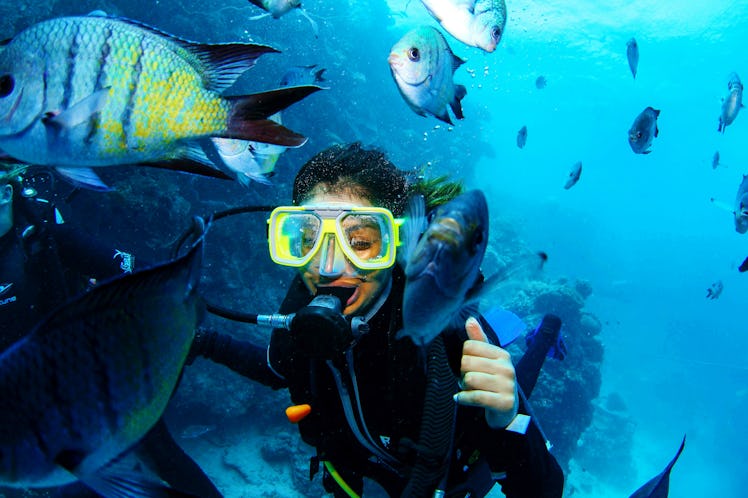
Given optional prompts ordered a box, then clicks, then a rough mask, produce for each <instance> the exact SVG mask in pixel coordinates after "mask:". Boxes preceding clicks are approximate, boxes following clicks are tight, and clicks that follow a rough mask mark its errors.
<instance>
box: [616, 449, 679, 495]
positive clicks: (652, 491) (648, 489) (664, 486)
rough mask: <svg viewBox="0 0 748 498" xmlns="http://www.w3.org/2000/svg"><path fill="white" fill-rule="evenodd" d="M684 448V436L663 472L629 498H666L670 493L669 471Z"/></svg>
mask: <svg viewBox="0 0 748 498" xmlns="http://www.w3.org/2000/svg"><path fill="white" fill-rule="evenodd" d="M685 446H686V436H683V442H682V443H681V444H680V448H679V449H678V452H677V453H676V454H675V456H674V457H673V459H672V460H670V463H668V464H667V466H666V467H665V470H663V471H662V472H660V473H659V474H657V475H656V476H654V477H653V478H652V479H650V480H649V481H647V483H646V484H645V485H644V486H642V487H641V488H639V489H637V490H636V491H635V492H634V494H632V495H631V496H630V497H629V498H667V496H668V494H669V493H670V471H671V470H673V465H675V462H677V461H678V457H680V454H681V453H682V452H683V448H684V447H685Z"/></svg>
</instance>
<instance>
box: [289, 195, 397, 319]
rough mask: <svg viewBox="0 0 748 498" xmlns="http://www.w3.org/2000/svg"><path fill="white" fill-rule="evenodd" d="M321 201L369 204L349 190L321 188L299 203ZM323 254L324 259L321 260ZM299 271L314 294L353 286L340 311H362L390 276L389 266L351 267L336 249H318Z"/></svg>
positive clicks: (313, 203)
mask: <svg viewBox="0 0 748 498" xmlns="http://www.w3.org/2000/svg"><path fill="white" fill-rule="evenodd" d="M325 204H326V205H330V204H344V205H348V206H359V207H372V204H371V202H370V201H369V200H368V199H366V198H363V197H360V196H357V195H355V194H352V193H349V192H326V191H324V190H323V189H321V188H317V189H314V190H313V191H312V196H311V197H309V198H308V199H307V200H306V201H305V202H304V203H303V205H304V206H313V205H325ZM336 243H337V241H336ZM323 257H324V258H325V259H326V261H322V258H323ZM335 258H342V259H343V262H344V264H340V263H341V261H333V260H334V259H335ZM335 263H337V264H335ZM331 268H335V270H333V271H329V269H331ZM326 269H327V270H328V271H326ZM300 271H301V278H302V279H303V280H304V283H305V284H306V286H307V288H308V289H309V291H310V292H311V293H312V294H315V295H316V294H317V289H318V288H319V287H348V288H351V289H353V295H351V297H350V298H349V299H348V301H347V302H346V303H343V305H344V307H343V314H344V315H360V314H363V313H366V311H367V310H368V309H369V307H371V305H372V304H373V303H374V302H375V301H376V300H377V298H379V296H380V295H381V294H382V292H383V291H384V289H385V287H386V285H387V282H388V280H389V279H390V278H391V277H392V268H387V269H383V270H361V269H359V268H357V267H355V266H354V265H353V264H352V263H351V262H350V261H349V260H348V258H346V257H345V255H344V254H343V253H342V251H340V250H333V251H324V252H323V251H320V252H319V253H318V254H317V255H316V256H315V257H314V258H312V260H311V261H310V262H309V263H308V264H307V265H306V266H303V267H302V268H301V269H300Z"/></svg>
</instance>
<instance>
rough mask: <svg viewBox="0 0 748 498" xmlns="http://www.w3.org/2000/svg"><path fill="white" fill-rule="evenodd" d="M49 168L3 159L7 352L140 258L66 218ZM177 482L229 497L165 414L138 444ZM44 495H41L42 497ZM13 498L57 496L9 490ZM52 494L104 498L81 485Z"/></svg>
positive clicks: (2, 320) (1, 250) (2, 291)
mask: <svg viewBox="0 0 748 498" xmlns="http://www.w3.org/2000/svg"><path fill="white" fill-rule="evenodd" d="M58 194H60V192H59V191H57V190H56V189H55V188H54V185H53V177H52V176H51V174H50V173H49V172H48V171H45V170H38V169H36V168H34V169H31V168H29V167H26V166H23V167H16V166H5V165H3V164H0V353H1V352H2V351H5V350H6V349H7V348H8V347H9V346H10V345H11V344H13V343H14V342H16V341H17V340H19V339H21V338H22V337H23V336H24V335H26V334H27V333H29V332H30V331H31V330H32V329H33V328H34V326H35V325H36V324H37V323H38V322H40V321H41V320H42V319H43V318H44V317H45V316H46V315H47V314H48V313H50V312H51V311H52V310H53V309H55V308H57V307H58V306H60V305H61V304H62V303H64V302H66V301H67V300H68V299H69V298H71V297H73V296H75V295H76V294H79V293H80V292H84V291H86V290H87V289H89V288H91V287H92V286H94V285H96V283H97V282H99V281H102V280H104V279H108V278H113V277H116V276H118V275H121V274H123V273H129V272H132V271H133V269H134V265H135V257H134V256H133V255H132V254H130V253H129V252H126V251H122V250H119V249H117V248H115V247H113V246H109V245H106V244H103V243H101V242H100V241H99V240H98V239H96V238H94V237H91V236H90V235H88V234H86V233H84V232H83V231H82V230H80V229H78V228H75V227H74V226H72V225H71V224H70V223H66V222H65V221H64V220H63V218H62V216H61V214H60V211H59V210H58V209H57V207H56V205H55V203H56V201H57V198H58ZM135 453H136V455H137V456H138V458H139V460H140V461H141V462H143V463H145V464H146V465H147V466H148V467H149V468H150V469H152V470H153V471H154V472H155V473H156V474H157V475H158V476H159V477H161V478H162V479H164V480H165V481H167V482H168V483H169V484H170V485H171V486H172V487H174V488H176V489H179V490H182V491H186V492H189V493H192V494H195V495H196V496H200V497H205V498H220V497H221V496H222V495H221V493H220V492H219V491H218V490H217V488H216V487H215V486H214V485H213V483H212V482H211V481H210V479H209V478H208V477H207V476H206V475H205V473H204V472H203V471H202V469H200V467H199V466H198V465H197V464H196V463H195V462H194V461H193V460H192V459H191V458H190V457H189V456H188V455H187V454H186V453H185V452H184V451H183V450H182V449H181V448H180V447H179V445H177V443H176V442H175V441H174V438H173V437H172V436H171V434H170V433H169V430H168V428H167V427H166V424H165V422H164V421H163V419H161V420H159V422H158V423H157V424H156V425H155V426H154V427H153V429H151V431H150V432H149V433H148V434H147V435H146V436H145V438H144V439H143V440H142V441H141V442H140V443H139V445H138V447H137V448H136V449H135ZM37 493H38V494H37ZM3 494H4V495H5V496H7V497H15V496H18V497H21V496H23V497H29V496H40V495H41V496H49V495H48V494H47V493H46V492H45V491H32V490H23V489H10V488H7V489H6V488H3V489H2V491H1V492H0V495H3ZM51 496H54V497H57V498H61V497H67V496H70V497H73V496H75V497H86V496H92V497H93V496H98V495H97V494H96V493H94V492H93V491H91V490H89V488H87V487H85V486H84V485H82V484H80V483H74V484H71V485H68V486H65V487H62V488H59V489H58V490H55V491H54V492H53V493H52V495H51Z"/></svg>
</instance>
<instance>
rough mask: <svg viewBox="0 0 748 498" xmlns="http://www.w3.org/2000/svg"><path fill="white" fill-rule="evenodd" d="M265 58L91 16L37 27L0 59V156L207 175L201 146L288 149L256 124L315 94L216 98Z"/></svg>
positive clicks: (290, 142) (287, 137)
mask: <svg viewBox="0 0 748 498" xmlns="http://www.w3.org/2000/svg"><path fill="white" fill-rule="evenodd" d="M270 52H277V50H275V49H273V48H271V47H268V46H264V45H253V44H247V43H226V44H217V45H210V44H200V43H194V42H189V41H186V40H182V39H180V38H176V37H174V36H171V35H168V34H166V33H164V32H161V31H158V30H156V29H154V28H151V27H148V26H145V25H143V24H140V23H138V22H136V21H130V20H126V19H120V18H112V17H104V16H101V15H96V16H81V17H62V18H55V19H51V20H48V21H43V22H41V23H38V24H35V25H32V26H30V27H29V28H27V29H25V30H24V31H21V32H20V33H18V34H17V35H16V36H15V37H13V38H12V39H11V40H10V41H9V42H8V43H7V45H5V48H4V49H3V50H2V51H1V52H0V148H2V150H3V151H4V152H6V153H7V154H9V155H10V156H12V157H14V158H15V159H17V160H19V161H22V162H26V163H30V164H39V165H50V166H62V167H77V168H86V167H100V166H110V165H118V164H150V165H157V164H158V165H165V166H166V167H171V168H172V169H183V167H182V164H183V162H185V161H191V162H192V163H196V164H197V165H200V166H203V167H204V168H205V169H209V170H214V171H215V165H214V164H213V163H211V161H210V160H208V159H207V157H206V156H205V152H204V151H203V149H202V147H201V146H200V145H199V141H200V140H201V139H203V138H205V137H224V138H238V139H244V140H256V141H263V142H268V143H273V144H277V145H283V146H292V147H297V146H300V145H302V144H303V143H304V142H306V138H304V137H302V136H301V135H298V134H296V133H294V132H292V131H290V130H288V129H286V128H284V127H282V126H280V125H278V123H275V122H273V121H270V120H268V119H267V117H268V116H270V115H272V114H274V113H276V112H278V111H280V110H281V109H283V108H285V107H287V106H289V105H291V104H293V103H294V102H296V101H298V100H301V99H303V98H304V97H306V96H307V95H309V94H310V93H313V92H315V91H317V90H319V87H311V86H307V87H294V88H286V89H279V90H273V91H270V92H264V93H260V94H254V95H244V96H235V97H224V96H222V95H221V94H222V92H223V91H224V90H225V89H227V88H228V87H229V86H231V85H232V84H233V83H234V81H236V79H237V78H238V77H239V76H241V75H242V74H243V73H244V72H245V71H246V70H247V69H249V68H250V67H252V66H253V65H254V64H255V61H256V59H257V58H258V57H260V56H261V55H263V54H266V53H270ZM188 171H189V169H188Z"/></svg>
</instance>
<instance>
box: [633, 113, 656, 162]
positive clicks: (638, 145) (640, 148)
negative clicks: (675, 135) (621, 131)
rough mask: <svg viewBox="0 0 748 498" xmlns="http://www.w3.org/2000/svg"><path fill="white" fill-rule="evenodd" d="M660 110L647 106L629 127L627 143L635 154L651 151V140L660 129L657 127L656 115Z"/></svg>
mask: <svg viewBox="0 0 748 498" xmlns="http://www.w3.org/2000/svg"><path fill="white" fill-rule="evenodd" d="M659 115H660V111H658V110H657V109H653V108H652V107H647V108H646V109H644V110H643V111H642V112H641V113H639V115H638V116H637V117H636V119H635V120H634V124H632V125H631V128H630V129H629V145H630V146H631V150H633V151H634V152H635V153H636V154H649V153H650V152H652V150H651V147H652V141H653V140H654V139H655V137H656V136H657V135H659V133H660V130H659V129H658V128H657V117H658V116H659Z"/></svg>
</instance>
